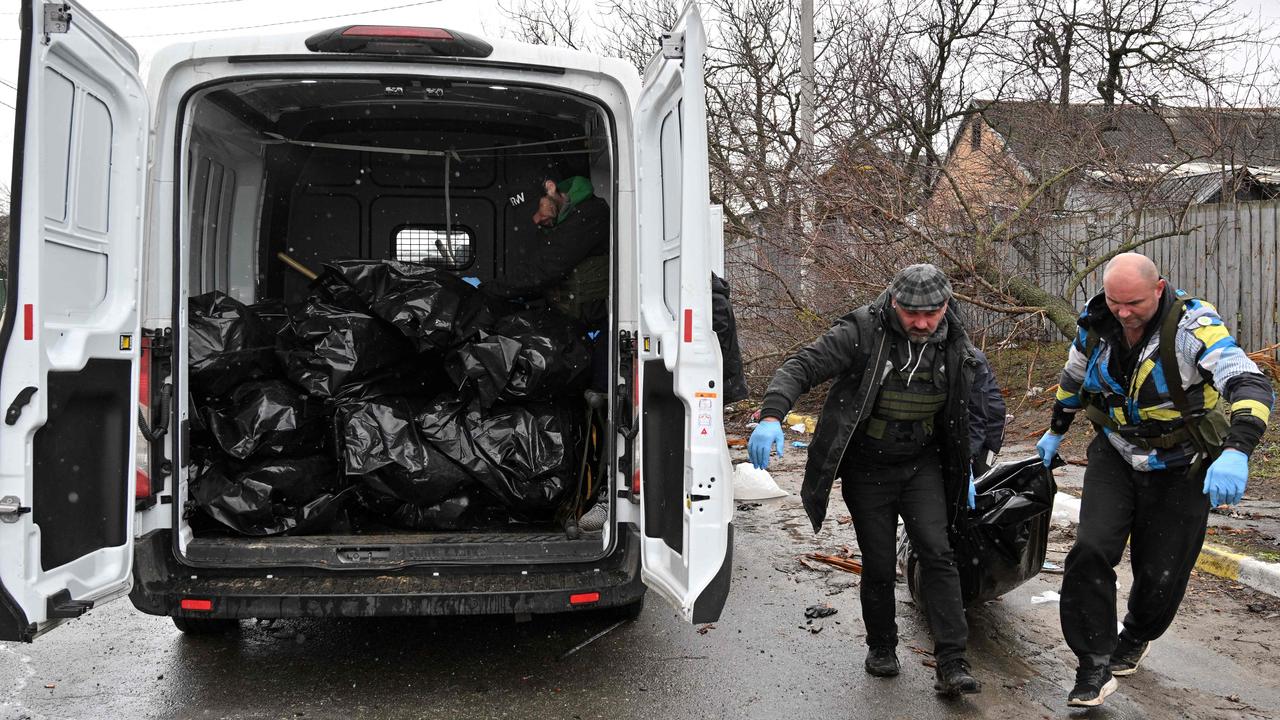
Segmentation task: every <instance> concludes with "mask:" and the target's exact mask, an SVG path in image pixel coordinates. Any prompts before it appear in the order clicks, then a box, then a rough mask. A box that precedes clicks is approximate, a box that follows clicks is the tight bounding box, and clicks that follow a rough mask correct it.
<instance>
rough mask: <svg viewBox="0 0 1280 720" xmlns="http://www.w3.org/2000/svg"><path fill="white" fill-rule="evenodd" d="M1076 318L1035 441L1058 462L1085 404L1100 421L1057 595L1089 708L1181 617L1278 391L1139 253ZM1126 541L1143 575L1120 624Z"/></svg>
mask: <svg viewBox="0 0 1280 720" xmlns="http://www.w3.org/2000/svg"><path fill="white" fill-rule="evenodd" d="M1078 324H1079V332H1078V333H1077V335H1076V339H1075V341H1074V342H1073V343H1072V344H1071V349H1070V350H1069V352H1068V356H1067V364H1066V367H1064V368H1063V370H1062V378H1061V381H1060V385H1059V388H1058V398H1057V402H1056V403H1055V404H1054V408H1053V420H1052V421H1051V423H1050V426H1049V431H1048V432H1046V433H1045V434H1044V437H1042V438H1041V439H1040V442H1039V443H1037V444H1036V448H1037V450H1038V451H1039V453H1040V456H1041V457H1042V458H1043V459H1044V462H1045V465H1048V464H1049V463H1050V462H1051V461H1052V460H1053V456H1054V454H1055V453H1056V452H1057V450H1058V444H1059V443H1061V442H1062V435H1063V433H1065V432H1066V431H1067V429H1068V428H1069V427H1070V426H1071V421H1072V420H1073V419H1074V418H1075V416H1076V414H1077V413H1078V412H1080V411H1081V410H1083V411H1084V414H1085V416H1086V417H1087V418H1088V419H1089V421H1090V422H1091V423H1092V424H1093V426H1094V428H1095V429H1096V430H1097V436H1096V437H1095V438H1094V439H1093V442H1092V443H1090V445H1089V451H1088V458H1089V465H1088V468H1087V469H1086V470H1085V475H1084V496H1083V499H1082V501H1081V504H1080V526H1079V528H1078V529H1077V530H1076V542H1075V546H1074V547H1072V548H1071V553H1070V554H1069V555H1067V561H1066V568H1065V571H1064V575H1063V578H1062V600H1061V619H1062V634H1063V635H1064V636H1065V637H1066V640H1067V644H1068V645H1069V646H1070V647H1071V649H1072V651H1074V652H1075V654H1076V657H1077V658H1078V660H1079V666H1078V668H1077V670H1076V684H1075V687H1074V688H1073V689H1072V690H1071V693H1070V695H1069V696H1068V697H1067V704H1068V705H1071V706H1076V707H1091V706H1095V705H1101V704H1102V703H1103V701H1104V700H1105V699H1106V697H1107V696H1108V695H1110V694H1111V693H1112V692H1114V691H1115V690H1116V687H1117V683H1116V679H1115V678H1116V676H1127V675H1132V674H1133V673H1134V672H1136V671H1137V669H1138V665H1139V664H1140V663H1141V662H1142V659H1143V658H1144V657H1146V654H1147V650H1148V649H1149V648H1150V645H1151V642H1152V641H1153V640H1155V639H1156V638H1158V637H1160V636H1161V635H1162V634H1164V632H1165V630H1167V629H1168V628H1169V625H1170V623H1172V622H1173V618H1174V615H1176V614H1177V612H1178V605H1179V604H1181V602H1182V596H1183V594H1184V593H1185V592H1186V589H1187V580H1188V578H1189V577H1190V575H1191V568H1192V567H1193V566H1194V565H1195V561H1196V557H1197V556H1198V555H1199V552H1200V545H1201V544H1202V543H1203V542H1204V535H1205V526H1206V524H1207V523H1208V519H1209V508H1210V507H1211V506H1214V507H1216V506H1218V505H1221V504H1235V503H1237V502H1239V501H1240V499H1241V497H1242V496H1243V494H1244V487H1245V482H1246V480H1247V478H1248V474H1249V454H1250V453H1251V452H1253V449H1254V447H1255V446H1256V445H1257V444H1258V440H1259V439H1261V437H1262V433H1263V432H1264V431H1265V430H1266V427H1267V421H1268V419H1269V418H1270V415H1271V405H1272V399H1273V398H1272V392H1271V383H1270V382H1269V381H1268V380H1267V378H1266V377H1265V376H1264V375H1263V374H1262V373H1261V372H1259V371H1258V367H1257V365H1255V364H1254V363H1253V361H1252V360H1250V359H1249V357H1248V356H1247V355H1245V353H1244V351H1243V350H1241V349H1240V347H1239V346H1238V345H1237V344H1236V341H1235V339H1233V338H1232V337H1231V333H1230V332H1228V331H1227V329H1226V326H1225V325H1223V323H1222V318H1220V317H1218V313H1217V311H1216V310H1214V308H1213V306H1212V305H1210V304H1209V303H1207V302H1204V301H1203V300H1199V299H1196V298H1193V297H1190V296H1189V295H1187V294H1186V293H1184V292H1183V291H1181V290H1175V289H1173V288H1172V286H1170V285H1169V283H1168V281H1166V280H1165V279H1164V278H1162V277H1160V273H1159V271H1158V270H1156V266H1155V264H1154V263H1152V262H1151V260H1150V259H1148V258H1146V257H1144V256H1142V255H1138V254H1136V253H1125V254H1122V255H1117V256H1116V257H1115V258H1114V259H1113V260H1112V261H1111V262H1110V263H1108V264H1107V268H1106V270H1105V271H1104V272H1103V276H1102V293H1101V294H1099V295H1097V296H1096V297H1094V298H1093V299H1092V300H1090V301H1089V304H1088V306H1087V307H1086V308H1085V311H1084V312H1083V313H1082V314H1081V315H1080V320H1079V322H1078ZM1126 539H1128V540H1129V546H1130V558H1129V559H1130V563H1131V565H1132V567H1133V587H1131V588H1130V590H1129V611H1128V613H1127V614H1126V615H1125V618H1124V630H1123V631H1122V632H1120V633H1119V634H1117V632H1116V573H1115V567H1116V565H1118V564H1119V563H1120V558H1121V555H1122V554H1123V553H1124V547H1125V540H1126Z"/></svg>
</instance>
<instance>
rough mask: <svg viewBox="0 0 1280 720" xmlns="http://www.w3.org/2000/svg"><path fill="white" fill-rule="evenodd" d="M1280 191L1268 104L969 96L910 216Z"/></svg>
mask: <svg viewBox="0 0 1280 720" xmlns="http://www.w3.org/2000/svg"><path fill="white" fill-rule="evenodd" d="M1278 193H1280V112H1278V111H1276V110H1274V109H1255V110H1235V109H1220V108H1194V107H1163V106H1140V105H1116V106H1104V105H1089V104H1073V105H1065V106H1064V105H1057V104H1053V103H1044V102H1015V101H977V102H974V103H973V105H972V107H971V109H970V112H969V113H968V115H967V116H966V117H965V119H964V121H963V122H962V123H961V125H960V127H959V128H958V131H957V132H956V134H955V135H954V137H953V138H952V140H951V143H950V146H949V147H948V150H947V154H946V159H945V161H944V163H943V165H942V167H941V168H940V169H939V171H938V173H937V176H936V177H935V178H934V182H933V184H932V189H931V191H930V193H929V195H928V197H927V198H926V200H925V202H924V203H923V206H922V208H921V211H920V216H921V217H922V218H923V219H924V220H925V221H926V222H929V223H930V224H933V225H935V226H949V227H955V226H964V225H970V224H974V223H981V222H984V221H990V220H992V219H1001V218H1003V217H1007V215H1008V214H1009V213H1011V212H1013V211H1015V210H1016V209H1017V208H1020V207H1022V206H1024V205H1026V206H1027V207H1029V208H1030V209H1031V210H1032V211H1033V212H1035V213H1038V214H1040V215H1041V216H1044V215H1045V214H1051V215H1055V216H1062V215H1079V214H1090V213H1093V214H1096V213H1109V212H1117V211H1124V210H1136V209H1148V208H1156V207H1160V208H1170V209H1177V208H1182V207H1186V206H1188V205H1194V204H1203V203H1221V202H1228V201H1246V200H1262V199H1269V198H1272V197H1275V196H1276V195H1277V194H1278Z"/></svg>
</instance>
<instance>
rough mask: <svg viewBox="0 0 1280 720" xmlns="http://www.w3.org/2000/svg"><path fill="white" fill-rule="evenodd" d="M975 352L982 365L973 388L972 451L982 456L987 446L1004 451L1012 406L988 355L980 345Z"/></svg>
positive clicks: (971, 408)
mask: <svg viewBox="0 0 1280 720" xmlns="http://www.w3.org/2000/svg"><path fill="white" fill-rule="evenodd" d="M973 355H974V357H975V358H977V360H978V367H977V374H976V375H975V376H974V378H973V389H972V390H970V392H969V452H970V454H972V455H973V456H974V457H978V455H980V454H981V453H982V452H983V451H984V450H990V451H991V452H996V453H998V452H1000V446H1001V445H1003V444H1004V419H1005V414H1006V413H1007V412H1008V408H1006V407H1005V404H1004V396H1003V395H1001V394H1000V386H999V385H997V384H996V377H995V374H994V373H993V372H992V371H991V363H989V362H987V356H986V355H984V354H983V352H982V351H981V350H979V349H978V348H976V347H975V348H974V349H973Z"/></svg>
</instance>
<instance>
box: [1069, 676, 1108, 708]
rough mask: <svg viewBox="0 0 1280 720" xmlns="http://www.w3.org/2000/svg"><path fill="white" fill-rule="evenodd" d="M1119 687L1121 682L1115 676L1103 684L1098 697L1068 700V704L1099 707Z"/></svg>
mask: <svg viewBox="0 0 1280 720" xmlns="http://www.w3.org/2000/svg"><path fill="white" fill-rule="evenodd" d="M1119 687H1120V683H1118V682H1116V679H1115V678H1114V677H1113V678H1111V679H1110V680H1108V681H1107V682H1106V684H1105V685H1103V686H1102V689H1101V690H1099V691H1098V696H1097V697H1092V698H1089V699H1087V700H1068V701H1067V705H1070V706H1071V707H1097V706H1099V705H1101V704H1102V702H1103V701H1104V700H1106V699H1107V696H1108V695H1110V694H1111V693H1113V692H1115V691H1116V689H1117V688H1119Z"/></svg>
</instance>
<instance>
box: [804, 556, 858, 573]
mask: <svg viewBox="0 0 1280 720" xmlns="http://www.w3.org/2000/svg"><path fill="white" fill-rule="evenodd" d="M805 557H807V558H809V559H810V560H817V561H818V562H822V563H826V564H828V565H830V566H832V567H835V568H839V569H841V570H844V571H845V572H851V573H854V574H856V575H861V574H862V562H861V561H859V560H854V559H853V558H847V557H840V556H839V555H824V554H822V553H809V554H808V555H805Z"/></svg>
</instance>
